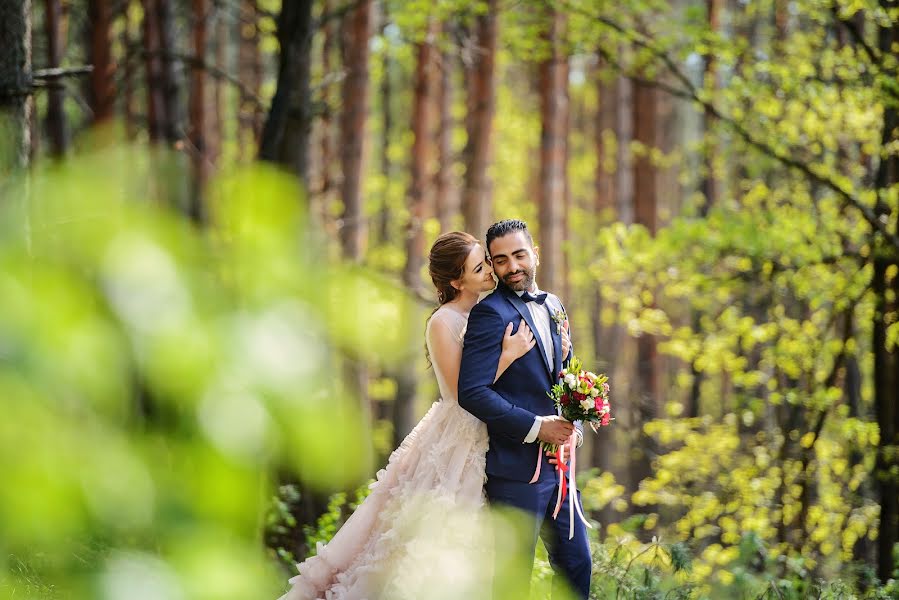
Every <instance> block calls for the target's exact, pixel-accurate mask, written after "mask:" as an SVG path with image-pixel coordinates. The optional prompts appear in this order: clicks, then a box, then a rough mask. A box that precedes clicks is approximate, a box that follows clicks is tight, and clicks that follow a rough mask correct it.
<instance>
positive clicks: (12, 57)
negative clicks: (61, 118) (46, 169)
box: [0, 0, 32, 181]
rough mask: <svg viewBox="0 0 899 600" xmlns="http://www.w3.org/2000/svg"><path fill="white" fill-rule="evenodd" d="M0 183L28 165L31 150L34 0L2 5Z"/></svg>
mask: <svg viewBox="0 0 899 600" xmlns="http://www.w3.org/2000/svg"><path fill="white" fill-rule="evenodd" d="M0 40H3V52H0V136H2V138H0V139H2V140H3V143H2V144H0V181H3V180H5V179H7V177H8V176H9V175H10V173H11V172H13V171H17V170H19V169H24V168H25V167H26V166H28V156H29V153H30V147H31V135H30V130H29V122H30V119H31V110H32V102H31V97H30V93H31V0H12V1H7V2H3V4H0Z"/></svg>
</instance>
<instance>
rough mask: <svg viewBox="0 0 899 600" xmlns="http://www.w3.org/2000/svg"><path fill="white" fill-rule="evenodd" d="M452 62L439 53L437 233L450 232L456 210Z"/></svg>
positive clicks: (435, 185)
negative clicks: (453, 175) (438, 230)
mask: <svg viewBox="0 0 899 600" xmlns="http://www.w3.org/2000/svg"><path fill="white" fill-rule="evenodd" d="M451 65H452V63H451V62H450V56H449V54H448V53H446V52H444V53H441V54H439V65H438V66H439V67H440V81H439V92H438V94H437V105H438V108H439V114H440V118H439V123H438V126H437V174H436V175H435V178H434V179H435V182H434V187H435V189H434V212H435V214H436V215H437V220H438V221H439V222H440V231H441V232H447V231H450V230H452V229H453V215H454V214H455V213H456V211H457V210H458V207H457V206H455V205H454V202H453V200H454V198H453V194H452V192H453V190H452V169H453V147H452V141H453V114H452V109H453V95H452V68H451Z"/></svg>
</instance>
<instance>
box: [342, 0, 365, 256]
mask: <svg viewBox="0 0 899 600" xmlns="http://www.w3.org/2000/svg"><path fill="white" fill-rule="evenodd" d="M371 19H372V1H371V0H362V1H361V2H359V3H358V5H357V7H356V8H355V9H354V10H352V11H350V12H349V13H347V15H346V16H345V17H344V20H343V24H342V28H341V29H342V30H341V50H342V55H343V64H344V65H345V67H346V77H345V78H344V80H343V90H342V96H343V111H342V112H341V115H340V137H341V140H340V162H341V166H342V170H343V185H342V188H341V197H342V199H343V214H342V215H341V227H340V239H341V243H342V246H343V250H344V256H345V257H346V258H348V259H349V260H352V261H357V262H358V261H361V260H362V256H363V254H364V252H365V245H366V238H367V236H366V229H367V227H366V223H365V220H364V213H363V206H362V173H363V168H362V167H363V162H364V158H365V148H364V141H365V135H366V121H367V119H368V94H369V90H368V80H369V73H368V55H369V52H368V44H369V37H370V35H371Z"/></svg>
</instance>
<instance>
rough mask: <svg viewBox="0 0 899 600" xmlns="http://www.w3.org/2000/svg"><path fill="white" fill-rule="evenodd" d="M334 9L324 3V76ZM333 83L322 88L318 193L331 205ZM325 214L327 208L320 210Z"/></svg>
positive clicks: (327, 69) (328, 0)
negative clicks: (326, 16) (330, 16)
mask: <svg viewBox="0 0 899 600" xmlns="http://www.w3.org/2000/svg"><path fill="white" fill-rule="evenodd" d="M332 10H333V2H332V0H325V1H324V2H323V4H322V15H323V23H322V76H323V77H324V78H328V77H330V76H331V74H332V71H333V69H334V67H333V61H332V58H333V56H334V51H335V39H334V38H335V36H334V19H333V18H324V15H328V14H330V13H331V11H332ZM331 89H332V85H331V83H330V82H329V81H325V83H324V85H323V86H322V90H321V104H322V114H321V118H320V119H319V129H320V131H321V150H320V152H321V167H320V177H319V178H320V181H321V183H320V185H319V189H318V193H319V195H320V196H321V198H320V200H321V206H322V207H327V206H329V205H330V203H331V202H330V200H331V196H332V191H333V189H334V177H333V173H332V170H333V167H334V119H333V104H334V100H333V95H332V94H331ZM320 212H321V213H322V214H323V215H324V214H325V213H326V210H325V209H322V210H321V211H320Z"/></svg>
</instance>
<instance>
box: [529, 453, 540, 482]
mask: <svg viewBox="0 0 899 600" xmlns="http://www.w3.org/2000/svg"><path fill="white" fill-rule="evenodd" d="M542 464H543V444H541V443H538V444H537V468H536V469H534V476H533V477H531V480H530V481H529V482H528V483H537V479H539V478H540V466H541V465H542Z"/></svg>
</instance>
